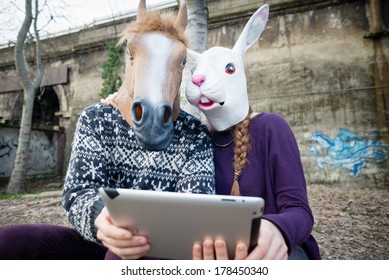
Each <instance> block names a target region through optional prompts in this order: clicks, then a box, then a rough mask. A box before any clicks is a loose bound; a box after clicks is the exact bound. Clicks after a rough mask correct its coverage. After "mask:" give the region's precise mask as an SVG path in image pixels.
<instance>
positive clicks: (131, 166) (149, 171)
mask: <svg viewBox="0 0 389 280" xmlns="http://www.w3.org/2000/svg"><path fill="white" fill-rule="evenodd" d="M186 23H187V12H186V7H185V5H182V6H181V7H180V10H179V13H178V15H177V17H175V16H174V15H172V14H171V13H160V12H158V11H154V12H153V11H151V12H150V11H147V10H146V3H145V0H141V1H140V2H139V8H138V14H137V20H136V22H135V24H133V25H132V26H130V27H129V28H128V29H126V31H125V32H124V34H123V37H122V40H121V41H120V42H123V43H124V42H126V49H127V54H126V58H125V59H126V72H125V80H124V82H123V84H122V86H121V87H120V90H119V92H118V99H119V101H118V106H117V107H113V106H107V105H104V104H101V103H99V104H94V105H90V106H88V107H87V108H85V109H84V111H83V112H82V113H81V115H80V118H79V120H78V123H77V127H76V132H75V137H74V141H73V149H72V154H71V158H70V162H69V166H68V171H67V174H66V178H65V182H64V191H63V197H62V204H63V207H64V209H65V211H66V215H67V217H68V219H69V221H70V223H71V224H72V225H73V227H62V226H57V225H51V224H31V225H12V226H7V227H2V228H0V259H104V258H105V259H113V258H115V259H117V258H122V259H139V258H142V257H144V256H146V255H147V252H148V251H149V249H150V245H149V244H148V240H147V236H143V235H135V234H132V232H131V230H129V229H128V227H125V226H122V225H120V226H118V225H116V224H114V223H113V222H112V220H111V218H110V215H109V213H108V211H107V208H106V207H105V206H104V203H103V201H102V199H101V197H100V195H99V192H98V189H99V188H100V187H111V188H132V189H143V190H150V191H167V192H168V191H170V192H188V193H190V192H193V193H204V194H214V193H215V184H214V163H213V146H212V142H211V138H210V135H209V133H208V130H207V128H206V126H205V125H204V124H202V123H201V122H200V120H198V119H197V118H195V117H194V116H192V115H190V114H188V113H186V112H184V111H183V110H180V107H179V98H180V96H179V93H178V92H179V88H180V84H181V75H182V70H183V68H184V66H185V62H186V54H187V44H186V39H185V37H184V35H183V34H184V30H185V27H186Z"/></svg>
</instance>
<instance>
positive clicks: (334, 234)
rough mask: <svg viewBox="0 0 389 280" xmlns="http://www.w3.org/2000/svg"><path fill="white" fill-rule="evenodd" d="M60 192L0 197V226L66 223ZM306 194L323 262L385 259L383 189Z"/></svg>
mask: <svg viewBox="0 0 389 280" xmlns="http://www.w3.org/2000/svg"><path fill="white" fill-rule="evenodd" d="M40 184H42V185H43V184H47V182H41V183H40ZM38 185H39V183H38ZM0 187H1V186H0ZM3 187H4V186H3ZM0 190H1V188H0ZM60 194H61V190H60V187H59V188H57V189H54V190H53V189H50V191H49V192H47V191H46V192H41V193H40V194H36V195H29V196H25V197H23V198H18V199H0V226H5V225H9V224H19V223H53V224H59V225H69V223H68V221H67V219H66V217H65V215H64V212H63V209H62V208H61V205H60ZM308 196H309V200H310V205H311V208H312V211H313V214H314V217H315V225H314V228H313V235H314V237H315V238H316V239H317V241H318V243H319V247H320V251H321V255H322V258H323V259H325V260H389V246H388V244H389V190H388V189H386V190H383V189H368V188H357V187H356V188H352V189H351V188H341V187H333V186H331V187H329V186H324V185H310V186H309V187H308Z"/></svg>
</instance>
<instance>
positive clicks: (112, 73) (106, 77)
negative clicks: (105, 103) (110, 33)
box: [100, 41, 123, 98]
mask: <svg viewBox="0 0 389 280" xmlns="http://www.w3.org/2000/svg"><path fill="white" fill-rule="evenodd" d="M107 52H108V53H107V61H106V62H105V63H104V64H103V73H102V75H101V77H102V78H103V87H102V89H101V91H100V96H101V97H102V98H106V97H107V96H108V95H110V94H111V93H114V92H116V91H118V89H119V88H120V86H121V84H122V78H121V76H120V69H121V67H122V65H123V62H122V59H121V58H122V55H123V48H122V47H117V46H116V42H113V41H112V42H109V43H108V44H107Z"/></svg>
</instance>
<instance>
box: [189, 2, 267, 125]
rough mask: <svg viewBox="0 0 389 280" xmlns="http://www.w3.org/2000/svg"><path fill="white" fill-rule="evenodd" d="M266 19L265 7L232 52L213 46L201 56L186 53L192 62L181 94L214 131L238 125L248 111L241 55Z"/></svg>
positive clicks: (259, 31)
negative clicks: (184, 88) (199, 112)
mask: <svg viewBox="0 0 389 280" xmlns="http://www.w3.org/2000/svg"><path fill="white" fill-rule="evenodd" d="M268 16H269V6H268V5H267V4H266V5H263V6H262V7H260V8H259V9H258V10H257V11H256V12H255V13H254V14H253V15H252V16H251V18H250V20H249V21H248V22H247V24H246V26H245V28H244V29H243V32H242V34H241V35H240V37H239V39H238V41H237V42H236V44H235V46H234V47H233V48H232V49H228V48H223V47H213V48H210V49H208V50H207V51H205V52H204V53H202V54H198V53H195V52H194V51H190V52H189V53H188V54H189V55H193V56H196V59H195V64H194V66H193V68H192V78H191V81H189V82H188V84H187V88H186V91H185V94H186V98H187V99H188V101H189V103H190V104H192V105H194V106H197V107H198V108H199V109H200V110H201V111H202V112H203V113H204V114H205V116H206V117H207V120H208V122H209V124H210V125H211V127H212V128H213V129H215V130H217V131H223V130H226V129H228V128H230V127H232V126H234V125H236V124H238V123H239V122H241V121H243V120H244V118H245V117H246V116H247V114H248V112H249V100H248V95H247V86H246V76H245V73H244V64H243V56H244V54H245V53H246V51H247V50H248V49H249V48H250V47H251V46H252V45H253V44H254V43H255V42H256V41H257V40H258V39H259V37H260V35H261V33H262V31H263V30H264V29H265V25H266V22H267V19H268Z"/></svg>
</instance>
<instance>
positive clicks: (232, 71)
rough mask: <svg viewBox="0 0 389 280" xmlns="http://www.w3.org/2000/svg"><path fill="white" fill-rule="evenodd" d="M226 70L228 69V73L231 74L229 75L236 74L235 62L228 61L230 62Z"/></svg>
mask: <svg viewBox="0 0 389 280" xmlns="http://www.w3.org/2000/svg"><path fill="white" fill-rule="evenodd" d="M225 71H226V73H227V74H229V75H232V74H234V73H235V66H234V64H232V63H228V64H227V65H226V68H225Z"/></svg>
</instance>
